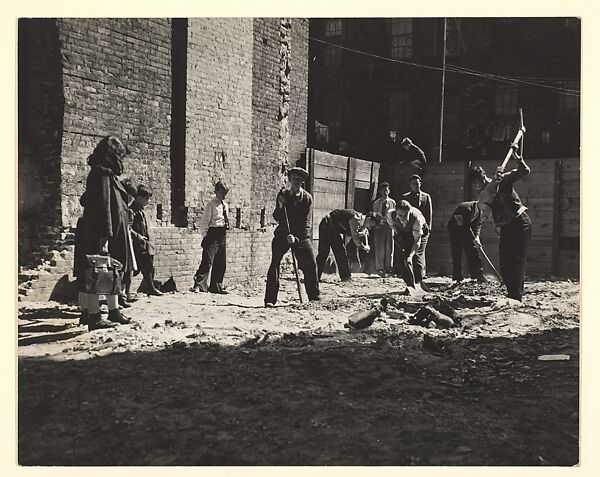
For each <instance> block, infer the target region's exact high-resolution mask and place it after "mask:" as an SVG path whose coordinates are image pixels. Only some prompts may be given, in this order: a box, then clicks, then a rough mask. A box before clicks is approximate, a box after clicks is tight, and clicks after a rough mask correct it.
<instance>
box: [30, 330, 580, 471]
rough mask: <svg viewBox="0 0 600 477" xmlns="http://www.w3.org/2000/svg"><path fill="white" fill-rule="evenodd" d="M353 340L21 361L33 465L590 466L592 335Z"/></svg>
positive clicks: (373, 336)
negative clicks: (583, 371) (582, 439)
mask: <svg viewBox="0 0 600 477" xmlns="http://www.w3.org/2000/svg"><path fill="white" fill-rule="evenodd" d="M350 336H351V337H352V338H354V341H353V342H349V341H348V339H347V338H348V337H349V334H348V333H347V332H343V331H339V332H332V333H328V334H327V335H321V336H319V335H313V334H310V333H298V334H295V335H292V334H290V335H284V337H282V338H280V339H278V340H275V341H273V342H270V341H268V340H265V341H263V342H262V343H263V345H262V346H259V345H257V346H256V347H255V348H252V347H223V346H218V345H210V344H203V343H198V344H197V345H194V346H189V347H171V348H169V349H166V350H163V351H157V352H144V353H130V352H127V353H121V354H112V355H109V356H105V357H96V358H92V359H88V360H83V361H67V362H56V361H51V360H48V359H40V358H22V359H21V360H20V363H19V415H18V418H19V454H18V455H19V463H20V464H21V465H544V464H550V465H574V464H576V463H577V461H578V375H579V370H578V347H579V335H578V330H551V331H546V332H544V333H539V334H530V335H526V336H519V337H517V338H513V339H506V338H486V339H484V338H477V339H471V340H466V339H452V338H449V337H447V338H428V339H424V337H423V336H422V334H420V333H419V332H418V331H417V332H415V333H413V334H412V335H406V334H403V335H401V334H399V333H397V334H395V333H390V332H387V333H383V332H381V331H377V330H365V331H363V332H353V333H352V334H351V335H350ZM554 352H560V353H561V354H569V355H571V360H569V361H555V362H552V361H549V362H545V361H538V360H537V356H538V355H540V354H552V353H554Z"/></svg>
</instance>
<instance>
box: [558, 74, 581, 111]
mask: <svg viewBox="0 0 600 477" xmlns="http://www.w3.org/2000/svg"><path fill="white" fill-rule="evenodd" d="M559 87H560V88H561V89H565V90H567V91H565V92H561V93H559V94H558V112H559V113H578V112H579V93H577V92H578V91H579V83H578V82H575V81H568V82H562V83H560V85H559Z"/></svg>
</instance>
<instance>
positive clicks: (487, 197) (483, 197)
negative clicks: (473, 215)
mask: <svg viewBox="0 0 600 477" xmlns="http://www.w3.org/2000/svg"><path fill="white" fill-rule="evenodd" d="M499 184H500V183H499V182H496V181H495V180H492V181H490V182H488V184H487V185H486V186H485V187H484V188H483V189H482V190H481V192H480V194H479V200H480V201H481V202H485V203H486V204H491V203H492V201H493V200H494V197H495V196H496V193H497V192H498V185H499Z"/></svg>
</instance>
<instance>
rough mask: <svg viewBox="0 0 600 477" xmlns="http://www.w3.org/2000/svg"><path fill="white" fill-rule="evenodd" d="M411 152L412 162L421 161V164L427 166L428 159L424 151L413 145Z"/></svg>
mask: <svg viewBox="0 0 600 477" xmlns="http://www.w3.org/2000/svg"><path fill="white" fill-rule="evenodd" d="M410 151H411V156H412V157H411V162H412V161H419V162H422V163H423V164H425V163H426V162H427V157H425V153H424V152H423V149H421V148H420V147H419V146H417V145H416V144H411V146H410Z"/></svg>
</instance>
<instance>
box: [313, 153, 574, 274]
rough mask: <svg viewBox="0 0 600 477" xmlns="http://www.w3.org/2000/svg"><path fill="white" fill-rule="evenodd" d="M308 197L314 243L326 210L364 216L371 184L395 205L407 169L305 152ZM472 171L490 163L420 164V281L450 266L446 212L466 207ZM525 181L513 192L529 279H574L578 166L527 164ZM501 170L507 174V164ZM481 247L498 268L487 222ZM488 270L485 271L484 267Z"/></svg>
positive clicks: (411, 169) (371, 195) (549, 162)
mask: <svg viewBox="0 0 600 477" xmlns="http://www.w3.org/2000/svg"><path fill="white" fill-rule="evenodd" d="M307 159H308V161H307V163H308V164H307V167H308V170H309V173H310V183H309V184H308V189H309V190H310V191H311V193H312V194H313V199H314V211H313V239H314V240H315V247H316V246H317V244H318V239H319V222H320V221H321V219H322V218H323V216H324V215H325V214H327V213H328V212H330V211H331V210H333V209H343V208H354V209H355V210H359V211H361V212H369V211H370V210H371V205H372V203H373V200H374V199H375V193H376V190H377V185H378V183H379V182H382V181H388V182H390V184H391V185H392V187H391V189H392V192H391V196H392V198H394V199H396V201H399V199H400V196H401V194H402V193H403V192H407V191H408V178H409V177H410V175H411V174H412V173H414V167H412V166H411V165H409V164H395V165H393V166H391V165H386V166H385V167H383V168H382V169H381V174H380V167H379V166H380V164H378V163H373V162H370V161H364V160H361V159H356V158H352V157H346V156H340V155H335V154H329V153H326V152H322V151H317V150H314V149H308V150H307ZM471 165H473V166H475V165H480V166H482V167H483V168H484V169H485V170H486V171H487V172H488V174H489V175H492V174H493V171H494V170H495V168H496V166H498V162H497V161H478V162H474V163H473V164H470V163H463V162H443V163H428V164H427V170H426V173H425V174H424V176H423V190H424V191H425V192H428V193H429V194H430V195H431V199H432V202H433V230H432V233H431V236H430V239H429V244H428V246H427V271H428V274H430V275H432V274H450V273H451V270H452V260H451V255H450V245H449V243H448V234H447V231H446V224H447V222H448V219H449V218H450V215H451V213H452V211H453V210H454V208H455V207H456V206H457V205H458V204H459V203H460V202H462V201H464V200H470V199H471V198H470V197H469V193H470V191H469V190H468V189H469V184H468V182H467V173H468V170H469V167H470V166H471ZM528 165H529V166H530V167H531V174H529V176H528V177H526V178H525V179H523V180H521V181H519V182H517V183H516V185H515V189H516V190H517V192H518V194H519V196H520V197H521V199H522V201H523V203H524V204H525V205H526V206H527V207H528V209H529V210H528V213H529V215H530V216H531V220H532V222H533V228H532V239H531V243H530V247H529V252H528V257H527V274H528V275H531V276H551V275H554V276H558V277H572V278H578V277H579V183H580V182H579V159H578V158H574V159H532V160H530V161H528ZM508 167H509V168H510V167H514V162H509V164H508ZM481 241H482V244H483V247H484V249H485V251H486V253H487V254H488V256H489V257H490V259H491V260H492V262H493V263H494V264H495V266H496V268H498V262H499V261H498V237H497V235H496V231H495V229H494V227H493V225H492V224H491V223H487V222H486V223H484V225H483V227H482V233H481ZM484 267H485V268H486V271H489V269H488V266H487V264H485V265H484Z"/></svg>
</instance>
